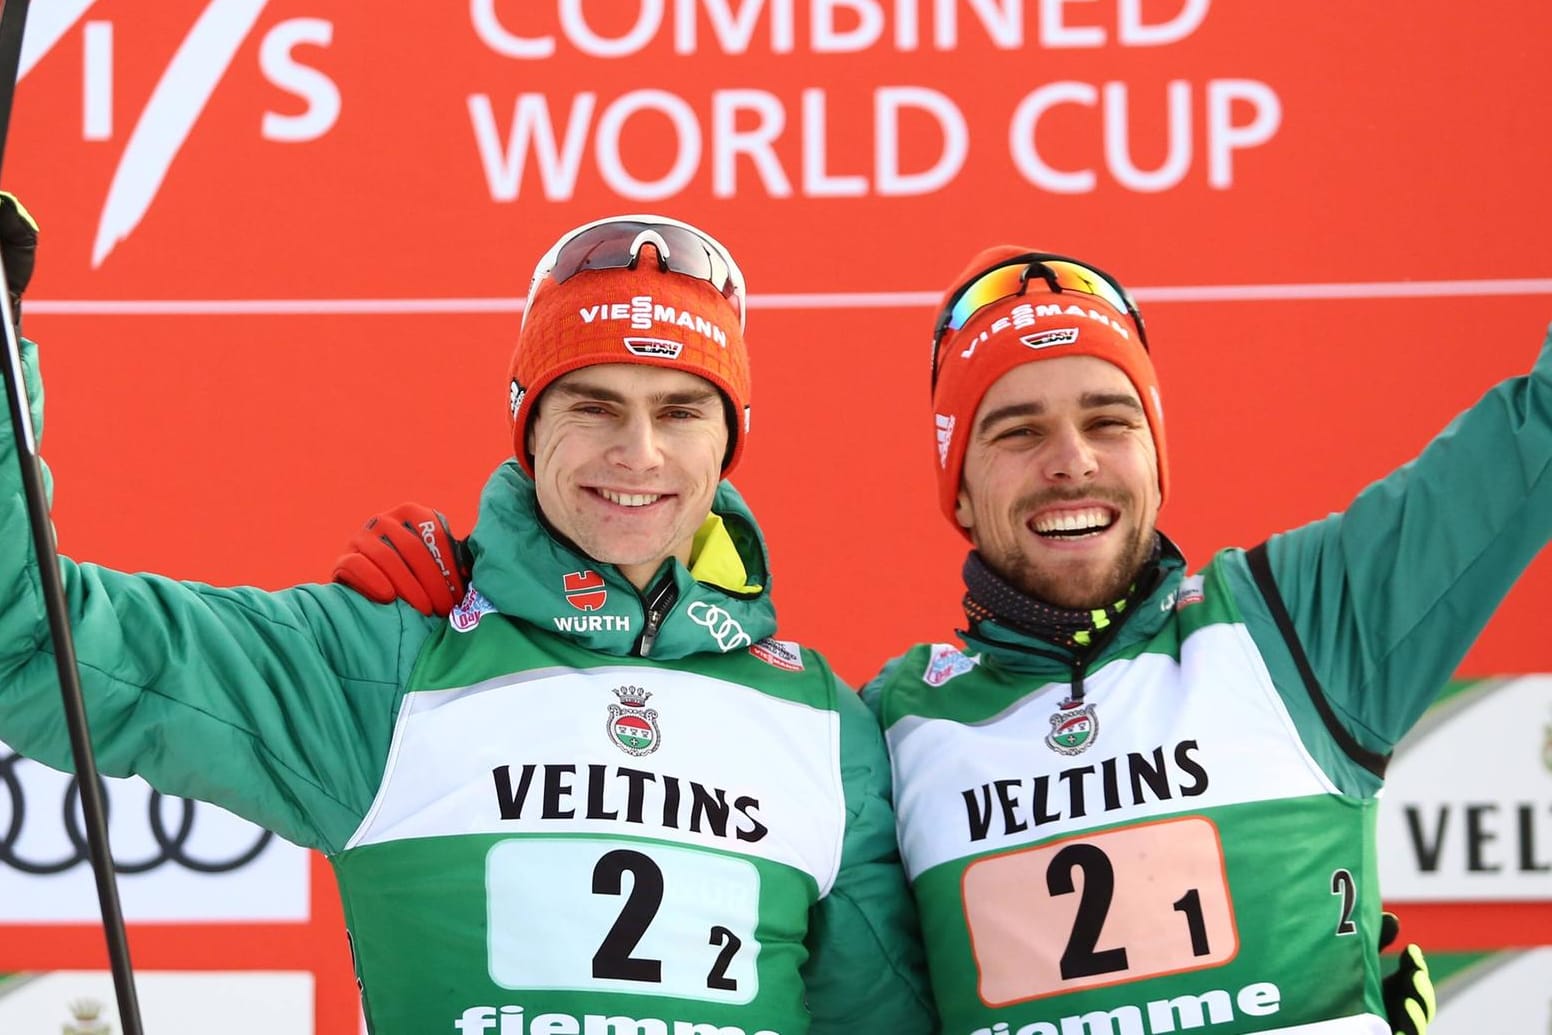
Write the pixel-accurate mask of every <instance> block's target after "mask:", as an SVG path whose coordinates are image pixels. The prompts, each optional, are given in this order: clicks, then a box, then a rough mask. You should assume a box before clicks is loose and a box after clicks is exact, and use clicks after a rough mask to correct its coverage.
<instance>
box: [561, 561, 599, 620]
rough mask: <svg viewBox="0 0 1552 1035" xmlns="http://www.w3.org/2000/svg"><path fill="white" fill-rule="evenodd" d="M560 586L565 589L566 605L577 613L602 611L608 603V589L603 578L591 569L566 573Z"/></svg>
mask: <svg viewBox="0 0 1552 1035" xmlns="http://www.w3.org/2000/svg"><path fill="white" fill-rule="evenodd" d="M562 584H563V585H564V586H565V589H566V603H568V604H570V605H571V606H572V607H574V608H576V609H577V610H578V611H602V610H603V607H604V605H605V604H607V603H608V602H609V587H608V586H606V585H604V577H603V576H602V575H600V574H598V572H596V571H594V570H593V569H591V568H589V569H587V570H586V571H571V572H567V573H566V574H565V576H564V577H563V581H562Z"/></svg>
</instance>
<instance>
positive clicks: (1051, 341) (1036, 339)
mask: <svg viewBox="0 0 1552 1035" xmlns="http://www.w3.org/2000/svg"><path fill="white" fill-rule="evenodd" d="M1077 340H1078V328H1076V327H1058V328H1056V329H1055V330H1050V331H1036V332H1035V333H1034V334H1026V335H1024V336H1023V337H1022V338H1020V339H1019V344H1021V345H1026V346H1028V347H1029V348H1032V349H1049V348H1051V347H1053V346H1056V345H1071V344H1072V343H1073V342H1075V341H1077Z"/></svg>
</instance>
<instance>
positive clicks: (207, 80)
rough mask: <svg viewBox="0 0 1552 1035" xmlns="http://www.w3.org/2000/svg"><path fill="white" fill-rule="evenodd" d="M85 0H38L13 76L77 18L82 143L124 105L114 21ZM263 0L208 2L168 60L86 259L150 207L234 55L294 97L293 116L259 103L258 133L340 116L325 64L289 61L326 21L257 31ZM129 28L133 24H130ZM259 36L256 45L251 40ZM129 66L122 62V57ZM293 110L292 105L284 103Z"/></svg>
mask: <svg viewBox="0 0 1552 1035" xmlns="http://www.w3.org/2000/svg"><path fill="white" fill-rule="evenodd" d="M92 4H93V0H60V2H57V3H48V4H37V5H35V6H34V8H33V10H32V16H31V18H30V19H29V22H30V24H29V25H28V27H27V29H28V31H27V34H26V37H25V40H24V43H25V46H24V47H23V50H22V55H21V63H20V75H21V76H26V75H27V74H28V73H29V72H30V71H31V70H32V69H33V68H34V67H36V66H37V64H38V63H39V62H40V61H42V60H43V59H44V58H45V57H46V56H48V54H49V53H50V52H52V51H53V50H54V49H55V47H56V45H57V44H58V43H59V42H60V41H61V40H62V39H63V38H64V37H65V36H66V35H68V34H69V33H70V32H71V30H72V29H74V28H75V27H76V26H77V25H80V26H81V28H82V32H81V44H82V45H81V48H80V51H79V52H80V54H81V59H82V76H81V83H82V93H83V96H82V105H81V112H82V126H81V138H82V139H83V140H87V141H100V140H112V139H114V138H115V136H119V135H121V134H120V133H118V132H117V130H116V128H115V126H114V115H115V113H116V112H118V111H121V110H123V109H124V107H125V106H124V105H123V104H122V103H121V102H119V101H118V99H117V98H116V97H115V96H114V90H115V86H116V85H117V83H116V81H115V79H114V67H115V64H116V62H115V61H114V52H115V49H116V48H118V49H127V48H122V47H119V45H118V44H117V43H116V41H115V37H114V33H115V30H116V29H117V28H118V27H119V25H120V24H121V23H117V22H114V21H111V20H107V19H101V18H92V19H88V18H87V17H86V15H87V12H88V11H89V10H90V8H91V7H92ZM266 4H267V0H207V2H206V3H205V5H204V9H203V10H202V11H201V12H200V14H199V16H198V17H197V18H196V19H195V20H194V24H193V25H192V26H190V27H189V29H188V32H187V33H186V34H185V35H184V37H183V40H182V42H181V43H179V44H178V47H177V50H176V52H175V53H174V54H173V55H172V57H171V59H170V60H169V61H168V62H167V65H166V67H165V68H164V69H163V70H162V72H161V75H160V76H159V77H158V79H157V81H156V85H155V87H154V88H153V89H152V90H151V94H150V97H149V98H148V99H147V100H146V102H145V107H144V108H142V109H141V112H140V116H139V118H138V119H137V120H136V122H135V126H134V129H132V130H131V131H130V133H129V139H128V141H127V142H126V143H125V145H124V148H123V151H122V152H121V154H120V156H119V162H118V167H117V168H116V169H114V171H113V182H112V183H111V184H110V185H109V187H108V196H107V200H106V201H105V203H104V205H103V209H102V214H101V216H100V217H99V219H98V223H97V236H96V240H95V241H94V243H93V245H92V267H93V268H94V269H95V268H97V267H99V266H101V265H102V263H103V261H104V260H105V259H107V257H108V255H109V254H110V253H111V252H112V251H113V249H114V248H115V247H117V245H118V244H119V242H120V241H123V240H124V239H125V238H127V237H129V235H130V234H132V233H133V232H134V231H135V228H136V227H138V226H139V225H140V222H141V220H143V219H144V218H145V216H146V213H147V212H149V211H150V209H151V206H152V204H153V203H154V202H155V201H156V197H157V194H158V193H159V192H160V191H161V188H162V183H163V181H164V180H165V179H166V178H167V173H168V171H169V169H170V168H171V167H172V164H173V162H175V161H176V160H177V158H178V155H179V154H180V153H181V152H182V150H183V147H184V144H186V143H187V142H188V139H189V137H190V135H191V134H192V133H193V132H194V128H195V126H196V125H198V123H199V120H200V118H201V117H202V116H203V114H204V112H205V106H206V105H207V104H208V103H209V102H210V99H211V97H212V96H214V94H215V92H216V90H217V89H218V88H219V87H220V86H221V83H222V82H223V81H224V80H225V79H226V78H227V77H228V74H229V73H231V72H232V71H233V67H234V63H235V62H236V61H237V59H238V56H239V55H240V54H249V53H252V52H253V50H254V49H256V50H257V52H258V65H259V69H258V71H259V72H260V74H261V75H262V76H263V77H264V78H265V79H266V80H267V81H268V82H269V83H270V84H271V85H273V86H275V87H277V88H279V89H280V90H282V91H284V92H286V93H288V94H290V95H292V96H293V97H294V98H297V99H299V100H300V101H301V102H302V107H303V110H302V111H301V112H300V113H298V114H282V113H281V112H278V111H265V112H263V113H262V119H261V120H260V123H259V124H260V130H259V131H260V135H261V136H262V137H263V138H264V139H265V140H270V141H278V142H283V143H300V142H304V141H309V140H316V139H318V138H320V137H322V136H324V135H325V134H327V133H328V132H329V131H330V130H331V129H333V128H334V125H335V123H336V122H337V121H338V120H339V114H340V106H341V105H340V89H339V84H337V83H336V82H335V81H334V80H333V79H331V78H329V76H328V75H326V74H325V73H324V72H322V71H320V70H319V69H318V68H315V67H312V66H310V65H305V64H302V63H301V62H300V61H298V60H297V54H296V50H297V48H299V47H303V46H309V47H328V46H329V45H330V44H331V43H332V42H333V39H334V25H333V23H332V22H329V21H326V20H324V19H320V18H291V19H287V20H285V21H281V22H277V23H276V24H274V25H271V26H268V27H267V28H266V29H265V30H264V31H263V32H262V33H260V32H258V31H256V29H257V26H258V24H259V20H260V15H262V14H263V13H264V8H265V6H266ZM128 25H129V26H130V27H131V28H139V26H138V25H136V24H135V23H133V22H130V23H128ZM254 36H261V38H260V40H259V42H258V44H257V46H256V47H250V45H249V43H250V39H251V38H252V37H254ZM125 64H129V62H125ZM285 107H288V108H294V107H295V104H294V103H288V104H286V105H285Z"/></svg>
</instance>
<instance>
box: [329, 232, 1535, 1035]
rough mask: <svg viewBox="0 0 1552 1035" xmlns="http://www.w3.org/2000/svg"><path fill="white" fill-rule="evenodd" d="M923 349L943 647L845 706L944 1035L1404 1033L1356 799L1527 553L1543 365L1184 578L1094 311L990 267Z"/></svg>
mask: <svg viewBox="0 0 1552 1035" xmlns="http://www.w3.org/2000/svg"><path fill="white" fill-rule="evenodd" d="M934 331H935V335H934V365H933V401H934V413H933V422H934V428H935V431H936V433H937V447H938V452H937V460H938V468H939V476H938V493H939V499H940V502H941V505H942V507H943V510H944V513H945V515H946V516H947V517H948V518H949V520H951V521H952V522H953V523H954V525H955V527H956V528H958V529H959V530H961V531H962V532H963V534H964V535H965V536H966V538H967V539H968V540H969V541H970V543H971V544H972V545H973V547H974V549H973V550H972V552H971V553H970V554H969V557H968V559H967V560H966V563H965V569H964V576H965V584H966V591H967V592H966V596H965V609H966V615H967V619H968V629H967V631H966V632H965V633H964V635H963V637H962V642H961V643H959V644H949V643H927V644H921V645H919V646H917V647H915V648H913V649H911V650H910V651H908V652H907V653H905V654H904V655H902V656H901V657H899V658H896V659H895V660H893V661H891V662H890V663H889V664H888V665H887V666H886V667H885V669H884V671H883V673H882V674H881V675H880V676H879V677H878V678H877V679H875V680H874V681H873V682H872V683H870V684H869V686H868V687H867V688H866V689H865V691H864V696H865V698H866V699H867V700H868V702H869V703H870V705H872V707H873V708H874V709H875V711H876V712H877V713H878V714H879V716H880V718H881V721H882V723H883V726H884V728H885V730H886V738H887V741H888V745H889V749H890V754H891V762H892V765H893V770H894V779H895V793H896V803H897V817H898V825H899V837H900V843H901V849H902V856H903V859H904V863H905V866H906V870H907V876H908V877H909V879H910V881H911V884H912V888H913V891H914V892H915V895H916V898H917V902H918V904H919V906H920V909H921V911H922V923H923V933H924V936H925V940H926V945H927V953H928V961H929V969H930V972H931V975H932V985H933V990H934V993H935V995H936V997H937V1001H938V1009H939V1011H940V1013H941V1016H942V1018H943V1028H944V1031H946V1032H948V1033H951V1035H1074V1033H1082V1035H1088V1033H1091V1032H1095V1033H1097V1032H1119V1033H1126V1035H1132V1033H1142V1032H1165V1031H1183V1030H1193V1029H1195V1028H1210V1029H1211V1030H1212V1031H1214V1032H1272V1031H1292V1030H1297V1031H1299V1032H1312V1033H1313V1032H1321V1033H1333V1035H1342V1033H1365V1035H1370V1033H1381V1032H1389V1031H1391V1030H1393V1028H1394V1030H1401V1031H1416V1030H1418V1029H1419V1028H1420V1027H1422V1026H1423V1025H1424V1024H1425V1019H1426V1015H1427V1014H1428V1013H1430V1012H1431V990H1430V989H1427V988H1426V987H1425V988H1424V989H1423V990H1421V991H1419V990H1418V989H1417V988H1416V986H1415V985H1414V984H1413V980H1412V979H1413V976H1414V974H1413V971H1414V969H1415V967H1416V956H1415V950H1410V951H1409V954H1408V959H1407V964H1408V965H1407V966H1406V967H1405V968H1404V969H1403V971H1402V975H1401V976H1402V980H1401V981H1398V982H1394V983H1389V984H1387V985H1386V987H1385V988H1384V991H1383V992H1382V983H1381V980H1380V974H1379V969H1380V964H1379V959H1378V951H1377V950H1378V947H1379V945H1380V944H1381V943H1382V942H1383V941H1385V940H1386V938H1385V936H1384V935H1382V933H1381V929H1382V923H1381V912H1380V888H1379V887H1378V879H1377V872H1376V871H1377V867H1376V865H1375V852H1376V845H1375V815H1376V795H1377V793H1378V791H1379V789H1380V787H1381V784H1382V779H1383V773H1384V766H1385V760H1386V756H1387V753H1388V752H1389V750H1390V749H1391V747H1392V746H1393V745H1394V744H1395V743H1396V741H1397V740H1398V739H1399V738H1400V737H1401V736H1402V735H1403V734H1404V733H1405V731H1406V730H1407V729H1408V728H1409V727H1410V726H1411V725H1412V723H1413V722H1414V721H1415V720H1416V719H1417V717H1418V716H1419V715H1420V714H1421V713H1422V711H1423V710H1424V709H1425V708H1426V707H1427V706H1428V704H1429V702H1430V701H1431V700H1432V699H1433V697H1434V696H1435V695H1436V694H1437V692H1438V691H1439V689H1440V688H1441V687H1442V685H1443V684H1444V682H1445V681H1446V680H1447V679H1448V678H1449V676H1450V675H1451V674H1452V672H1453V671H1454V669H1455V667H1456V666H1457V665H1458V663H1459V662H1460V660H1461V658H1462V657H1463V656H1464V654H1465V652H1466V650H1467V649H1468V647H1469V646H1470V644H1471V642H1472V640H1473V639H1474V637H1475V636H1476V634H1477V633H1478V632H1479V631H1480V629H1481V628H1482V626H1483V625H1484V624H1485V623H1486V621H1487V619H1488V618H1489V616H1490V615H1491V614H1492V611H1493V609H1494V607H1495V606H1496V605H1497V603H1498V602H1499V601H1500V600H1501V599H1502V597H1503V595H1504V593H1505V592H1506V591H1507V590H1508V588H1509V587H1510V585H1511V584H1512V583H1513V582H1514V580H1515V579H1516V578H1517V577H1518V575H1519V573H1520V572H1521V571H1522V570H1523V569H1524V567H1525V566H1526V564H1528V563H1529V561H1530V559H1531V558H1532V557H1533V556H1534V555H1535V554H1536V552H1537V551H1538V550H1539V549H1540V548H1541V546H1542V545H1544V544H1545V543H1546V541H1547V539H1548V537H1549V534H1552V338H1549V341H1548V344H1547V345H1546V346H1545V347H1544V348H1543V352H1542V355H1541V358H1540V360H1539V362H1538V363H1537V365H1536V367H1535V369H1534V370H1533V371H1532V372H1531V373H1530V374H1529V375H1528V376H1526V377H1522V378H1517V379H1515V380H1512V381H1509V382H1506V383H1504V384H1502V385H1499V386H1498V387H1496V388H1494V389H1493V390H1491V391H1490V392H1489V393H1488V394H1487V395H1486V396H1485V397H1484V398H1483V399H1482V401H1481V402H1479V403H1478V404H1477V405H1476V406H1474V407H1472V408H1471V409H1470V410H1468V411H1466V412H1465V413H1464V414H1462V415H1461V416H1460V418H1459V419H1457V421H1455V422H1454V423H1453V424H1451V426H1450V427H1449V428H1447V429H1446V430H1445V431H1444V432H1443V433H1442V434H1441V435H1440V436H1439V437H1438V438H1437V439H1436V440H1435V441H1434V442H1433V443H1432V444H1431V445H1430V446H1429V447H1428V448H1427V449H1426V450H1425V451H1424V452H1423V453H1422V455H1421V456H1419V457H1418V458H1417V460H1416V461H1414V462H1413V463H1411V464H1408V465H1407V466H1405V467H1403V468H1401V469H1399V470H1397V471H1396V472H1393V473H1392V474H1391V475H1389V476H1388V477H1386V478H1384V479H1383V480H1381V481H1379V482H1377V483H1375V484H1374V485H1373V486H1371V487H1369V488H1368V489H1367V490H1365V491H1364V492H1363V493H1361V494H1360V495H1359V496H1358V498H1357V499H1355V500H1354V501H1353V503H1352V505H1351V506H1350V507H1349V508H1348V509H1347V511H1346V512H1344V513H1342V514H1337V515H1332V516H1331V517H1328V518H1326V519H1324V520H1322V521H1319V522H1315V523H1313V524H1311V525H1307V526H1305V527H1302V528H1299V529H1294V530H1291V531H1288V532H1284V533H1281V534H1278V535H1275V536H1273V537H1271V538H1270V539H1269V540H1268V541H1267V542H1265V543H1263V544H1261V545H1259V546H1256V547H1255V548H1253V549H1251V550H1248V551H1245V550H1239V549H1230V550H1224V551H1222V552H1220V553H1219V554H1218V555H1217V556H1215V557H1214V558H1213V559H1212V561H1211V562H1210V563H1209V564H1208V565H1207V566H1206V567H1205V568H1204V569H1202V570H1201V571H1200V572H1198V573H1196V574H1194V575H1193V574H1188V573H1187V569H1186V562H1185V559H1184V558H1183V557H1182V556H1181V554H1180V551H1179V550H1178V549H1177V548H1176V547H1175V546H1174V544H1173V543H1171V542H1170V541H1169V540H1168V539H1167V538H1166V537H1165V536H1164V535H1163V534H1161V533H1160V532H1159V531H1158V530H1157V527H1156V518H1157V514H1158V511H1159V507H1160V505H1161V504H1162V503H1163V500H1164V496H1165V493H1166V490H1167V488H1168V466H1167V463H1166V457H1167V452H1166V450H1165V439H1164V423H1163V418H1162V410H1161V401H1160V395H1159V391H1158V383H1157V378H1156V376H1155V374H1154V370H1153V366H1152V361H1151V359H1150V357H1149V355H1148V351H1147V342H1146V338H1145V331H1144V326H1143V321H1142V317H1141V315H1140V314H1139V313H1138V311H1137V309H1136V306H1135V305H1134V304H1133V303H1132V301H1131V299H1130V297H1129V296H1128V295H1127V293H1126V292H1125V290H1124V289H1123V288H1122V287H1121V286H1120V285H1119V284H1118V283H1116V282H1115V281H1114V280H1113V278H1111V277H1109V276H1108V275H1107V274H1105V273H1104V272H1103V271H1100V270H1098V269H1096V268H1094V267H1092V266H1091V265H1089V264H1086V263H1082V262H1078V261H1075V260H1072V259H1069V258H1064V257H1061V256H1055V255H1050V254H1045V253H1039V252H1035V251H1032V250H1031V249H1027V248H1022V247H1016V246H1004V247H998V248H993V249H989V250H987V251H986V252H983V253H982V254H980V255H978V256H976V257H975V259H974V260H972V262H971V263H970V264H969V266H968V267H967V268H966V270H965V271H964V273H963V274H962V275H961V276H960V277H958V278H956V280H955V281H954V287H953V289H951V290H950V291H949V293H948V294H947V295H946V297H945V299H944V302H943V306H942V308H941V310H940V313H939V315H938V319H937V322H936V323H935V326H934ZM1461 500H1470V501H1471V505H1470V506H1469V507H1468V506H1462V505H1461V504H1460V501H1461ZM406 513H412V514H417V515H418V514H419V513H420V511H413V510H412V511H408V512H406ZM394 542H397V543H398V545H399V549H398V551H397V552H391V551H392V544H393V543H394ZM417 550H418V547H416V546H415V544H414V543H413V542H406V541H405V540H404V538H403V536H402V535H401V534H400V533H399V531H398V529H397V527H395V526H394V525H393V524H392V523H391V522H390V523H388V525H387V526H383V525H379V526H377V529H376V531H374V532H371V533H368V535H366V536H364V537H358V538H357V540H356V541H355V543H354V546H353V553H352V554H350V555H347V557H345V558H343V559H342V562H341V565H340V569H339V575H340V577H342V578H345V579H347V580H348V581H351V582H353V583H355V584H357V585H359V586H361V588H363V590H364V591H367V592H372V593H377V594H379V595H391V594H393V593H394V592H400V593H402V594H411V595H412V594H414V593H418V592H420V590H418V589H414V588H411V586H412V584H417V585H418V584H421V583H429V581H430V580H427V579H425V578H422V577H416V575H415V572H414V566H416V565H420V564H422V563H423V561H422V560H421V559H420V558H419V557H417ZM421 552H423V551H421ZM421 595H422V597H425V594H424V593H421ZM426 599H427V600H429V599H430V598H426ZM431 602H432V603H436V601H431ZM1425 976H1426V975H1424V977H1425ZM1408 993H1412V995H1411V1001H1410V1002H1408V1001H1406V1000H1407V995H1408ZM1387 1013H1388V1014H1389V1019H1387V1017H1386V1014H1387Z"/></svg>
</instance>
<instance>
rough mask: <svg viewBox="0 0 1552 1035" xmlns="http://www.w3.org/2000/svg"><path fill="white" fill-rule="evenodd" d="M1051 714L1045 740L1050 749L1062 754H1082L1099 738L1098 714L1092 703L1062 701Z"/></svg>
mask: <svg viewBox="0 0 1552 1035" xmlns="http://www.w3.org/2000/svg"><path fill="white" fill-rule="evenodd" d="M1056 707H1057V712H1056V714H1055V715H1053V716H1051V732H1050V733H1047V734H1046V737H1045V742H1046V743H1047V744H1049V745H1050V746H1051V750H1052V751H1056V752H1058V753H1060V754H1063V755H1077V754H1082V753H1083V752H1085V751H1087V750H1088V749H1089V748H1091V747H1093V746H1094V741H1096V740H1098V739H1099V716H1098V715H1096V714H1095V713H1094V706H1093V705H1092V704H1084V705H1080V704H1079V703H1078V702H1077V701H1063V702H1062V703H1061V704H1059V705H1057V706H1056Z"/></svg>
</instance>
